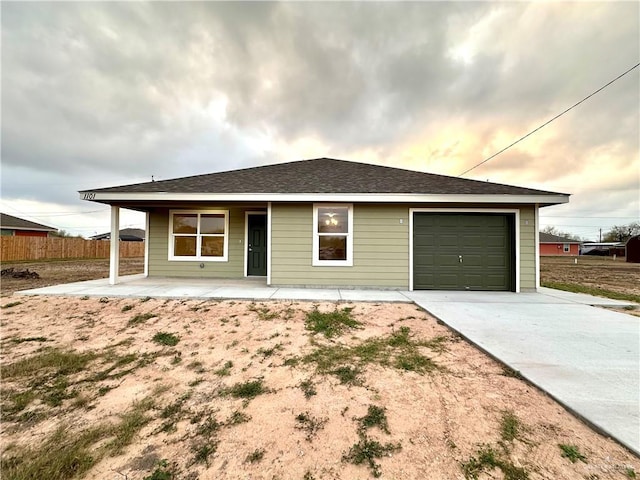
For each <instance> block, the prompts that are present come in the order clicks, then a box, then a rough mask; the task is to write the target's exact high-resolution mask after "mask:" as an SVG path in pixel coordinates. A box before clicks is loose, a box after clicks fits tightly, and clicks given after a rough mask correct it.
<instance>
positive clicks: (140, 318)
mask: <svg viewBox="0 0 640 480" xmlns="http://www.w3.org/2000/svg"><path fill="white" fill-rule="evenodd" d="M157 316H158V315H157V314H155V313H151V312H149V313H139V314H138V315H136V316H134V317H131V318H130V319H129V321H128V322H127V327H133V326H134V325H140V324H141V323H144V322H146V321H147V320H149V319H150V318H155V317H157Z"/></svg>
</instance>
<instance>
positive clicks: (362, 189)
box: [80, 158, 562, 195]
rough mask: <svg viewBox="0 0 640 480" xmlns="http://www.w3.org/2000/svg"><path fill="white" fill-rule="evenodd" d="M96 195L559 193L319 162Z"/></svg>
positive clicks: (110, 190) (328, 160) (144, 185)
mask: <svg viewBox="0 0 640 480" xmlns="http://www.w3.org/2000/svg"><path fill="white" fill-rule="evenodd" d="M85 192H95V193H160V192H163V193H216V194H225V193H228V194H252V193H255V194H313V193H316V194H318V193H319V194H432V195H438V194H440V195H449V194H451V195H459V194H480V195H558V193H555V192H548V191H543V190H535V189H531V188H522V187H514V186H510V185H503V184H499V183H490V182H481V181H477V180H468V179H464V178H457V177H449V176H445V175H436V174H432V173H423V172H417V171H413V170H405V169H401V168H392V167H385V166H381V165H371V164H367V163H357V162H351V161H345V160H336V159H332V158H317V159H312V160H299V161H295V162H288V163H279V164H274V165H265V166H261V167H253V168H245V169H240V170H230V171H226V172H219V173H210V174H206V175H195V176H191V177H183V178H175V179H171V180H162V181H156V182H146V183H137V184H133V185H123V186H118V187H109V188H100V189H93V190H86V191H81V192H80V193H85ZM561 195H562V194H561Z"/></svg>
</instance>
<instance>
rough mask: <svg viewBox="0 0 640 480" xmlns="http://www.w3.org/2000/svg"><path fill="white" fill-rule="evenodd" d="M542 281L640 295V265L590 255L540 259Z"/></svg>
mask: <svg viewBox="0 0 640 480" xmlns="http://www.w3.org/2000/svg"><path fill="white" fill-rule="evenodd" d="M576 259H577V263H575V262H576ZM540 281H541V282H543V283H544V282H559V283H569V284H578V285H583V286H586V287H594V288H602V289H605V290H611V291H614V292H619V293H626V294H631V295H640V263H627V262H625V261H624V259H622V260H620V259H619V258H618V259H616V260H613V258H611V257H591V256H588V255H587V256H582V257H540Z"/></svg>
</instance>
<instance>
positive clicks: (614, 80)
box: [458, 63, 640, 177]
mask: <svg viewBox="0 0 640 480" xmlns="http://www.w3.org/2000/svg"><path fill="white" fill-rule="evenodd" d="M638 66H640V63H636V64H635V65H634V66H633V67H631V68H630V69H628V70H627V71H626V72H624V73H621V74H620V75H618V76H617V77H616V78H614V79H613V80H611V81H610V82H609V83H607V84H606V85H603V86H602V87H600V88H599V89H597V90H596V91H595V92H593V93H591V94H589V95H587V96H586V97H584V98H583V99H582V100H580V101H579V102H577V103H574V104H573V105H571V106H570V107H569V108H567V109H566V110H565V111H563V112H562V113H559V114H558V115H556V116H555V117H553V118H551V119H550V120H547V121H546V122H544V123H543V124H542V125H540V126H539V127H538V128H536V129H535V130H532V131H530V132H529V133H527V134H526V135H524V136H523V137H520V138H519V139H518V140H516V141H515V142H513V143H512V144H510V145H508V146H506V147H504V148H503V149H502V150H500V151H499V152H497V153H494V154H493V155H491V156H490V157H489V158H486V159H484V160H483V161H481V162H480V163H477V164H475V165H474V166H473V167H471V168H469V169H467V170H465V171H464V172H462V173H461V174H460V175H458V177H461V176H462V175H464V174H466V173H469V172H470V171H471V170H474V169H475V168H478V167H479V166H480V165H484V164H485V163H487V162H488V161H489V160H491V159H492V158H495V157H497V156H498V155H500V154H501V153H502V152H505V151H506V150H508V149H510V148H511V147H513V146H514V145H516V144H517V143H520V142H521V141H522V140H524V139H525V138H527V137H529V136H531V135H533V134H534V133H536V132H537V131H538V130H540V129H541V128H543V127H546V126H547V125H549V124H550V123H551V122H553V121H554V120H556V119H557V118H560V117H561V116H562V115H564V114H565V113H567V112H568V111H570V110H573V109H574V108H575V107H577V106H578V105H580V104H581V103H583V102H585V101H586V100H588V99H590V98H591V97H593V96H594V95H595V94H596V93H598V92H601V91H602V90H604V89H605V88H607V87H608V86H609V85H611V84H612V83H614V82H616V81H617V80H620V79H621V78H622V77H624V76H625V75H626V74H627V73H629V72H631V71H632V70H634V69H636V68H638Z"/></svg>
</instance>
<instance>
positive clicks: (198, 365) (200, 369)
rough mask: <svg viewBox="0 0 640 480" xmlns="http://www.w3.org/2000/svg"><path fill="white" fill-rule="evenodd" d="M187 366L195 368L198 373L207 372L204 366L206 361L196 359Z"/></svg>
mask: <svg viewBox="0 0 640 480" xmlns="http://www.w3.org/2000/svg"><path fill="white" fill-rule="evenodd" d="M187 368H188V369H189V370H193V371H194V372H196V373H204V372H206V370H205V368H204V363H202V362H201V361H200V360H195V361H193V362H191V363H189V365H187Z"/></svg>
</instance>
